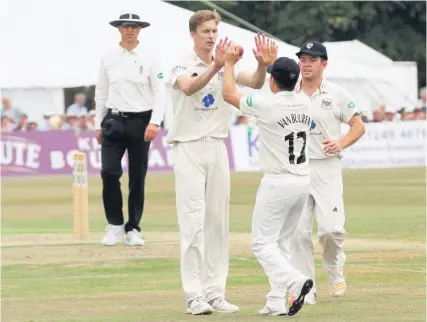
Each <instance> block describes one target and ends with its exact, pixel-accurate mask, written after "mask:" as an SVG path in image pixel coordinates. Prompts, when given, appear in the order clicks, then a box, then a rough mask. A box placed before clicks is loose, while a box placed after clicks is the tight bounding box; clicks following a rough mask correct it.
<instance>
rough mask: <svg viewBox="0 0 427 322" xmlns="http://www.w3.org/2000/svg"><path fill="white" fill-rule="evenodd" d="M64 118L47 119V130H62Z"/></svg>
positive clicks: (55, 116)
mask: <svg viewBox="0 0 427 322" xmlns="http://www.w3.org/2000/svg"><path fill="white" fill-rule="evenodd" d="M63 125H64V118H63V117H62V116H61V115H52V116H51V117H50V118H49V130H60V129H63Z"/></svg>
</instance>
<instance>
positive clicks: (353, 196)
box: [2, 168, 426, 241]
mask: <svg viewBox="0 0 427 322" xmlns="http://www.w3.org/2000/svg"><path fill="white" fill-rule="evenodd" d="M260 178H261V175H260V174H258V173H250V174H247V173H234V174H233V175H232V190H231V208H230V227H231V228H230V229H231V230H232V231H234V232H250V227H251V218H252V210H253V204H254V200H255V195H256V191H257V188H258V184H259V181H260ZM425 178H426V176H425V169H424V168H409V169H407V168H402V169H380V170H362V171H361V170H347V171H345V172H344V183H345V189H344V199H345V210H346V220H347V230H348V233H349V234H350V235H351V236H355V237H372V238H387V239H407V240H414V241H425V231H426V227H425V213H426V212H425V201H426V199H425V182H426V181H425ZM89 184H90V191H89V202H90V227H91V230H92V231H102V230H103V229H104V227H105V218H104V214H103V207H102V201H101V180H100V178H99V176H91V177H90V178H89ZM173 187H174V185H173V176H172V175H156V174H150V175H149V176H148V180H147V190H148V191H147V195H146V200H147V202H146V208H145V213H144V217H143V221H142V224H143V227H144V230H147V231H178V226H177V220H176V214H175V195H174V190H173ZM122 188H123V193H124V200H126V198H127V193H128V190H127V178H124V180H123V181H122ZM124 203H125V204H126V202H124ZM125 207H126V205H125ZM125 215H126V210H125ZM22 217H24V218H25V220H23V218H22ZM71 229H72V195H71V181H70V178H68V177H60V178H57V177H54V178H43V179H37V180H35V179H34V180H29V179H23V180H21V179H12V180H7V179H6V180H3V187H2V233H3V234H17V233H20V234H26V233H55V232H63V233H66V232H71Z"/></svg>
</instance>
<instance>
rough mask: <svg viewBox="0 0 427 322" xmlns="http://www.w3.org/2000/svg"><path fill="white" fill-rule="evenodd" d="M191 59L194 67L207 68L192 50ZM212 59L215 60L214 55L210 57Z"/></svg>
mask: <svg viewBox="0 0 427 322" xmlns="http://www.w3.org/2000/svg"><path fill="white" fill-rule="evenodd" d="M192 58H193V62H194V66H198V65H205V66H209V65H208V64H206V63H205V62H204V61H203V60H202V59H201V58H200V57H199V55H197V53H196V51H195V50H194V49H193V52H192ZM212 59H213V60H215V54H213V55H212Z"/></svg>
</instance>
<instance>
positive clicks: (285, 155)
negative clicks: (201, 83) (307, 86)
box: [240, 91, 311, 175]
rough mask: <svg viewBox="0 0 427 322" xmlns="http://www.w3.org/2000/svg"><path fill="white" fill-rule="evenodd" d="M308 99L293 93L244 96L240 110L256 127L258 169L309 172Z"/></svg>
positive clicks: (263, 170)
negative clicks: (252, 119)
mask: <svg viewBox="0 0 427 322" xmlns="http://www.w3.org/2000/svg"><path fill="white" fill-rule="evenodd" d="M310 104H311V103H310V99H309V98H308V96H307V95H304V94H297V93H295V92H284V91H283V92H278V93H276V94H274V95H268V96H267V95H262V94H259V95H257V94H255V95H253V96H248V95H246V96H243V97H242V98H241V100H240V111H241V112H242V113H243V114H247V115H253V116H254V117H255V118H256V121H257V125H258V126H259V139H260V151H259V158H260V168H261V171H262V172H264V173H275V174H282V173H293V174H296V175H308V157H307V156H306V149H307V145H308V142H307V141H308V138H309V134H310V125H311V115H310V109H311V107H310Z"/></svg>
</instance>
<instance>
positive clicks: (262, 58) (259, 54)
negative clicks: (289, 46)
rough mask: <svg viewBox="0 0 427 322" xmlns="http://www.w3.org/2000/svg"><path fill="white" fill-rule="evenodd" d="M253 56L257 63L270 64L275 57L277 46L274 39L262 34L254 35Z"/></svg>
mask: <svg viewBox="0 0 427 322" xmlns="http://www.w3.org/2000/svg"><path fill="white" fill-rule="evenodd" d="M255 47H256V48H255V49H253V52H254V56H255V58H256V60H257V61H258V63H260V64H263V65H264V66H266V67H267V66H270V65H272V64H273V63H274V62H275V61H276V59H277V50H278V46H277V44H276V42H275V41H273V40H271V39H269V38H266V37H265V35H264V34H262V35H261V34H257V35H256V36H255Z"/></svg>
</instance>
